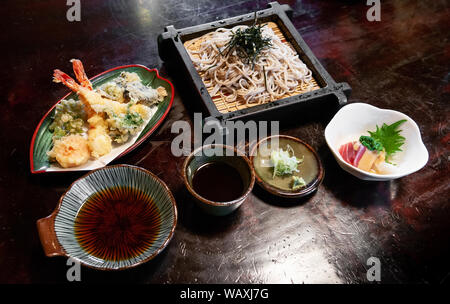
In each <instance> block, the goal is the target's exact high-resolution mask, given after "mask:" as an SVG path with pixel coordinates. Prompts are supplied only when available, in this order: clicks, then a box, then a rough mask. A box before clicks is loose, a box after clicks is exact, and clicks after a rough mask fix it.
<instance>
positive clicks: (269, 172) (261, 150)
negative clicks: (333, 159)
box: [250, 135, 325, 198]
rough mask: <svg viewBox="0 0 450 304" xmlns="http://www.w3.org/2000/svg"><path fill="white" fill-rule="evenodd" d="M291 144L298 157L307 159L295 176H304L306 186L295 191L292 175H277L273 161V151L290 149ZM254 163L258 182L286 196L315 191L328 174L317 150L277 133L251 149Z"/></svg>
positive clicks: (276, 193) (273, 192)
mask: <svg viewBox="0 0 450 304" xmlns="http://www.w3.org/2000/svg"><path fill="white" fill-rule="evenodd" d="M288 145H289V146H290V147H291V148H292V149H293V151H294V155H295V156H296V157H297V158H303V162H301V163H300V164H299V165H298V167H297V168H298V170H299V172H295V173H294V175H295V176H297V177H302V178H303V179H304V181H305V183H306V185H305V186H304V187H302V188H299V189H297V190H292V175H288V176H273V166H272V165H271V161H270V153H271V151H272V150H273V149H274V148H275V147H277V148H281V149H283V150H285V151H286V150H287V149H288ZM250 162H251V163H252V166H253V168H254V170H255V176H256V182H257V183H258V185H260V186H261V187H262V188H263V189H264V190H266V191H268V192H270V193H271V194H273V195H276V196H281V197H285V198H299V197H303V196H306V195H308V194H311V193H312V192H314V191H315V190H316V189H317V188H318V187H319V186H320V184H321V183H322V180H323V178H324V174H325V171H324V169H323V166H322V162H321V161H320V158H319V156H318V155H317V153H316V151H315V150H314V149H313V148H312V147H311V146H310V145H308V144H307V143H305V142H304V141H302V140H300V139H298V138H296V137H292V136H288V135H273V136H269V137H266V138H263V139H262V140H260V141H259V142H258V143H257V144H256V145H255V146H254V147H253V148H252V150H251V152H250Z"/></svg>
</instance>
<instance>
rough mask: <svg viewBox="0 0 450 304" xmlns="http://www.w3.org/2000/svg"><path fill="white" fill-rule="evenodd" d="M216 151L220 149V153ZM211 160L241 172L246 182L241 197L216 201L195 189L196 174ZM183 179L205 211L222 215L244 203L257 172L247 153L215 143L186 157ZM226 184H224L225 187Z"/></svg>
mask: <svg viewBox="0 0 450 304" xmlns="http://www.w3.org/2000/svg"><path fill="white" fill-rule="evenodd" d="M214 151H219V152H220V155H217V154H219V153H214ZM211 162H224V163H226V164H228V165H230V166H232V167H233V168H235V169H236V170H237V171H238V172H239V175H240V176H241V178H242V181H243V183H244V192H243V194H242V195H241V196H240V197H238V198H237V199H234V200H232V201H228V202H215V201H211V200H209V199H206V198H204V197H202V196H201V195H199V194H198V193H197V192H196V191H195V190H194V188H193V185H192V179H193V177H194V174H195V173H196V171H197V170H198V169H199V168H200V167H202V166H203V165H205V164H207V163H211ZM183 179H184V184H185V185H186V188H187V189H188V191H189V192H190V193H191V195H192V196H193V197H194V199H195V202H196V203H197V205H198V206H199V207H200V208H201V209H202V210H203V211H205V212H206V213H208V214H211V215H218V216H222V215H227V214H230V213H231V212H233V211H235V210H236V209H237V208H239V207H240V206H241V205H242V203H244V201H245V200H246V199H247V197H248V196H249V194H250V192H251V191H252V189H253V185H254V183H255V174H254V172H253V169H252V166H251V164H250V160H249V159H248V158H247V156H245V154H243V153H241V152H239V151H238V150H236V149H234V148H232V147H230V146H226V145H219V144H213V145H206V146H203V147H200V148H198V149H196V150H195V151H194V152H192V153H191V154H190V155H189V156H188V157H187V158H186V160H185V161H184V165H183ZM226 186H227V185H224V187H226Z"/></svg>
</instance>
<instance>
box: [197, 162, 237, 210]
mask: <svg viewBox="0 0 450 304" xmlns="http://www.w3.org/2000/svg"><path fill="white" fill-rule="evenodd" d="M192 187H193V188H194V191H195V192H197V193H198V194H199V195H200V196H202V197H203V198H206V199H207V200H210V201H214V202H229V201H232V200H235V199H237V198H239V197H241V196H242V195H243V194H244V190H245V189H244V182H243V181H242V177H241V175H240V174H239V172H238V171H237V170H236V169H235V168H234V167H232V166H231V165H228V164H227V163H224V162H210V163H206V164H204V165H203V166H201V167H199V168H198V169H197V171H195V173H194V177H193V178H192Z"/></svg>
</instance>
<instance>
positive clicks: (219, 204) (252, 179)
mask: <svg viewBox="0 0 450 304" xmlns="http://www.w3.org/2000/svg"><path fill="white" fill-rule="evenodd" d="M211 147H222V148H224V149H228V150H232V151H234V152H235V153H236V154H235V155H233V157H235V156H238V157H241V158H242V159H244V161H245V163H246V164H247V166H248V169H249V171H250V183H249V185H248V187H247V190H246V191H245V193H244V194H242V195H241V196H240V197H238V198H236V199H234V200H232V201H228V202H215V201H211V200H209V199H207V198H204V197H203V196H201V195H200V194H198V193H197V192H196V191H195V190H194V188H193V187H192V186H191V184H190V183H189V181H188V177H187V173H186V171H187V168H188V166H189V164H190V163H191V161H192V159H193V158H194V157H195V154H196V153H197V152H199V151H201V150H203V149H204V148H211ZM182 170H183V171H182V175H183V181H184V184H185V186H186V188H187V189H188V191H189V192H190V193H191V195H193V196H194V197H195V198H196V199H198V200H199V201H201V202H202V203H205V204H207V205H211V206H215V207H226V206H232V205H235V204H237V203H240V202H241V201H243V200H244V199H245V198H247V197H248V196H249V194H250V193H251V192H252V190H253V186H254V184H255V172H254V170H253V166H252V165H251V162H250V160H249V159H248V157H247V156H246V155H245V153H243V152H241V151H239V150H238V149H237V148H235V147H232V146H228V145H224V144H208V145H203V146H201V147H198V148H196V149H195V150H194V151H193V152H191V153H190V154H189V156H188V157H187V158H186V159H185V160H184V163H183V169H182Z"/></svg>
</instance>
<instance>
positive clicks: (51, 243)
mask: <svg viewBox="0 0 450 304" xmlns="http://www.w3.org/2000/svg"><path fill="white" fill-rule="evenodd" d="M55 216H56V214H55V213H52V214H50V215H49V216H48V217H46V218H42V219H40V220H38V221H37V222H36V224H37V229H38V232H39V238H40V239H41V244H42V247H43V248H44V252H45V255H46V256H48V257H52V256H63V255H65V252H64V249H63V248H62V247H61V245H60V244H59V242H58V239H57V237H56V232H55Z"/></svg>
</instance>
